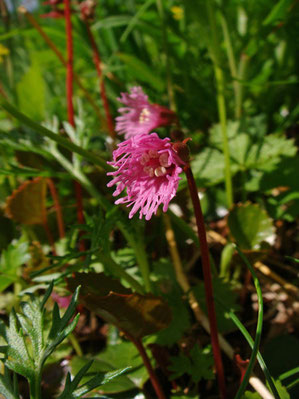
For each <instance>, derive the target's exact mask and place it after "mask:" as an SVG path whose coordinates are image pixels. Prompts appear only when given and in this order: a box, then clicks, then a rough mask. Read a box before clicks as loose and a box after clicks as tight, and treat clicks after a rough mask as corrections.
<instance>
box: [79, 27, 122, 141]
mask: <svg viewBox="0 0 299 399" xmlns="http://www.w3.org/2000/svg"><path fill="white" fill-rule="evenodd" d="M85 25H86V29H87V34H88V37H89V40H90V43H91V47H92V51H93V62H94V64H95V67H96V70H97V74H98V77H99V83H100V95H101V98H102V102H103V106H104V110H105V115H106V120H107V127H108V132H109V135H110V136H111V138H112V139H113V140H114V139H115V130H114V126H113V119H112V116H111V113H110V109H109V103H108V99H107V94H106V88H105V82H104V77H103V73H102V67H101V57H100V52H99V49H98V46H97V43H96V41H95V38H94V36H93V33H92V31H91V29H90V26H89V22H88V21H86V22H85Z"/></svg>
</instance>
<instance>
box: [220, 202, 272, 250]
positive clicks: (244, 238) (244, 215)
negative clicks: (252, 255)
mask: <svg viewBox="0 0 299 399" xmlns="http://www.w3.org/2000/svg"><path fill="white" fill-rule="evenodd" d="M227 222H228V226H229V229H230V233H231V234H232V236H233V237H234V239H235V240H236V242H237V244H238V245H239V246H240V247H241V248H243V249H258V248H259V247H260V245H261V243H262V242H263V241H265V240H266V239H267V238H269V237H271V236H272V235H273V233H274V227H273V221H272V219H270V217H269V216H268V215H267V213H266V211H265V210H264V209H263V208H261V207H260V205H258V204H251V203H249V202H247V203H246V204H240V205H236V206H235V207H234V208H233V209H232V210H231V211H230V213H229V216H228V220H227Z"/></svg>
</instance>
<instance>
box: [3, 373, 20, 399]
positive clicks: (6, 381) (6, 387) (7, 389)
mask: <svg viewBox="0 0 299 399" xmlns="http://www.w3.org/2000/svg"><path fill="white" fill-rule="evenodd" d="M0 394H1V395H3V397H4V398H5V399H19V395H18V394H17V393H16V392H14V388H13V384H12V382H11V380H10V376H9V372H8V369H7V368H6V367H5V368H4V375H3V374H0Z"/></svg>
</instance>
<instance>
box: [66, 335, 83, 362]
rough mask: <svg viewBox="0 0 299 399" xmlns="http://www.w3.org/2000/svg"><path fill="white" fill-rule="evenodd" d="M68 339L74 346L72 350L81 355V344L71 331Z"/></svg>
mask: <svg viewBox="0 0 299 399" xmlns="http://www.w3.org/2000/svg"><path fill="white" fill-rule="evenodd" d="M69 340H70V342H71V344H72V347H73V348H74V350H75V352H76V355H77V356H80V357H81V356H83V352H82V349H81V346H80V344H79V342H78V340H77V338H76V337H75V336H74V334H73V333H71V334H70V335H69Z"/></svg>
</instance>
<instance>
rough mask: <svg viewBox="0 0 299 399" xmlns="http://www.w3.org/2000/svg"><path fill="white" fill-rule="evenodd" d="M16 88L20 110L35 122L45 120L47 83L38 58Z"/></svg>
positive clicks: (33, 61)
mask: <svg viewBox="0 0 299 399" xmlns="http://www.w3.org/2000/svg"><path fill="white" fill-rule="evenodd" d="M16 88H17V94H18V103H19V107H20V109H22V110H23V112H25V114H26V115H28V116H30V117H31V118H33V119H35V120H38V121H42V120H43V119H45V108H46V105H45V83H44V79H43V77H42V73H41V69H40V62H39V61H38V59H37V58H34V59H33V60H32V64H31V66H30V67H29V69H28V70H27V72H26V73H25V75H23V77H22V79H21V80H20V82H19V83H18V84H17V86H16Z"/></svg>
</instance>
